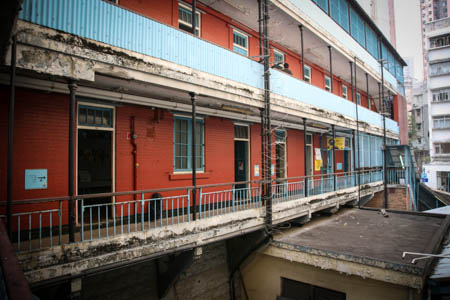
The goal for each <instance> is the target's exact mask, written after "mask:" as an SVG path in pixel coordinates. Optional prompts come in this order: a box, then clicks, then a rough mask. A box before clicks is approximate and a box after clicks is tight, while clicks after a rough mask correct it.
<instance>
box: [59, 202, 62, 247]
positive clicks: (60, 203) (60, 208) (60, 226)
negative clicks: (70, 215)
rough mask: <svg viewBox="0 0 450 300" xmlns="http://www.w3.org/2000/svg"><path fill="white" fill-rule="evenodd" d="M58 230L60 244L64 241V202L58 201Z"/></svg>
mask: <svg viewBox="0 0 450 300" xmlns="http://www.w3.org/2000/svg"><path fill="white" fill-rule="evenodd" d="M58 230H59V244H60V245H61V241H62V201H61V200H59V201H58Z"/></svg>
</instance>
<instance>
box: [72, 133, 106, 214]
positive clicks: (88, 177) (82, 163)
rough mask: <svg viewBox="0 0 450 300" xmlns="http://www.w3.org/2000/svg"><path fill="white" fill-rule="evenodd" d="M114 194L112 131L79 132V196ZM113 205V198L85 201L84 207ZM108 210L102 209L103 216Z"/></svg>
mask: <svg viewBox="0 0 450 300" xmlns="http://www.w3.org/2000/svg"><path fill="white" fill-rule="evenodd" d="M110 192H112V131H106V130H88V129H79V130H78V195H85V194H97V193H110ZM105 203H111V197H103V198H92V199H85V200H84V205H96V204H105ZM105 213H106V208H104V209H101V214H102V215H103V214H105Z"/></svg>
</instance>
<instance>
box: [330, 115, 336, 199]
mask: <svg viewBox="0 0 450 300" xmlns="http://www.w3.org/2000/svg"><path fill="white" fill-rule="evenodd" d="M331 130H332V131H333V144H332V145H333V174H334V175H333V187H334V191H336V150H335V149H336V129H335V127H334V124H333V125H331Z"/></svg>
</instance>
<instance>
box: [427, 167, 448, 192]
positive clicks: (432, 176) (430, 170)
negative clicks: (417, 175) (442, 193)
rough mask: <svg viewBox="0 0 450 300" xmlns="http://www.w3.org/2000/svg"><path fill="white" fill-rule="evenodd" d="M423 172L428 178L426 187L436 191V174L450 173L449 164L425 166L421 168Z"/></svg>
mask: <svg viewBox="0 0 450 300" xmlns="http://www.w3.org/2000/svg"><path fill="white" fill-rule="evenodd" d="M423 170H424V172H425V173H426V174H427V178H428V182H427V183H426V185H427V186H429V187H431V188H433V189H437V188H438V186H437V172H438V171H440V172H442V171H443V172H450V164H439V165H434V164H427V165H424V166H423Z"/></svg>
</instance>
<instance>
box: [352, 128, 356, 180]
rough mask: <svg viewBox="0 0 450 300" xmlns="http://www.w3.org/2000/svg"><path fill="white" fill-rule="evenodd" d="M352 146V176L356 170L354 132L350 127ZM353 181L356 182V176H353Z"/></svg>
mask: <svg viewBox="0 0 450 300" xmlns="http://www.w3.org/2000/svg"><path fill="white" fill-rule="evenodd" d="M352 147H353V151H352V152H353V153H352V154H353V165H352V167H353V170H352V171H353V176H354V175H355V170H356V134H355V129H352ZM355 183H356V176H355Z"/></svg>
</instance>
